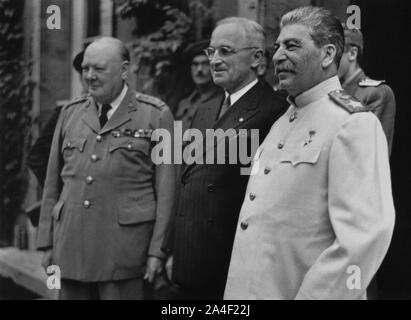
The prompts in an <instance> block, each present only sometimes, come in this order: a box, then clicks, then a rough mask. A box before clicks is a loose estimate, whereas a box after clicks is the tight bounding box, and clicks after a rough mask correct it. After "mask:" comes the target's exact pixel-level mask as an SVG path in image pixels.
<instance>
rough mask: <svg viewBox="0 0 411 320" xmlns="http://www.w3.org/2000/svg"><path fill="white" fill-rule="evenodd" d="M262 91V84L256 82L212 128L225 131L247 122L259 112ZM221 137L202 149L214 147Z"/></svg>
mask: <svg viewBox="0 0 411 320" xmlns="http://www.w3.org/2000/svg"><path fill="white" fill-rule="evenodd" d="M263 93H264V90H263V88H262V85H261V84H260V83H259V82H258V83H257V84H256V85H255V86H254V87H252V88H251V89H250V90H249V91H248V92H247V93H246V94H245V95H243V96H242V97H241V98H240V99H239V100H238V101H236V103H234V104H233V105H232V106H231V107H230V109H228V111H227V112H226V113H225V114H224V115H223V116H222V117H221V118H220V119H218V120H217V122H216V123H215V124H214V126H213V127H212V129H214V130H216V129H223V130H224V131H226V130H228V129H237V128H238V127H241V126H244V125H245V124H247V122H248V121H249V120H250V119H251V118H252V117H254V116H255V115H256V114H257V113H258V112H259V109H258V108H257V107H258V104H259V103H260V100H261V98H262V97H263ZM223 138H224V136H222V137H220V139H218V140H217V141H216V142H215V144H214V145H212V146H210V147H209V148H207V149H206V150H204V152H207V151H208V150H209V149H211V148H214V147H215V146H216V145H218V143H219V142H220V140H221V139H223Z"/></svg>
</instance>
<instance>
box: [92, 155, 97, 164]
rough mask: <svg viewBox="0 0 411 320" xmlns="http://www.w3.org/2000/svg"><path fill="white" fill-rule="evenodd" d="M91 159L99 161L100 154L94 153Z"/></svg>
mask: <svg viewBox="0 0 411 320" xmlns="http://www.w3.org/2000/svg"><path fill="white" fill-rule="evenodd" d="M91 161H93V162H97V161H98V156H97V155H96V154H93V155H92V156H91Z"/></svg>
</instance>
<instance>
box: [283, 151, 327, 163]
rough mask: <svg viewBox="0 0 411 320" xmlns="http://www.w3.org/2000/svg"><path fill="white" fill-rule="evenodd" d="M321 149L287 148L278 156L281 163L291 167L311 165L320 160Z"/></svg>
mask: <svg viewBox="0 0 411 320" xmlns="http://www.w3.org/2000/svg"><path fill="white" fill-rule="evenodd" d="M320 154H321V148H319V147H309V148H305V147H302V148H289V149H287V150H284V151H283V152H282V154H281V156H280V162H281V163H290V164H291V165H292V166H294V167H295V166H299V165H304V164H306V165H310V164H311V165H312V164H315V163H317V161H318V159H319V158H320Z"/></svg>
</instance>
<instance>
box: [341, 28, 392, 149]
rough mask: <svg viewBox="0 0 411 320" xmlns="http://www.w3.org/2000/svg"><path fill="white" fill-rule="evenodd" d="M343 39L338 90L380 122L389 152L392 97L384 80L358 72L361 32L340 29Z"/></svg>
mask: <svg viewBox="0 0 411 320" xmlns="http://www.w3.org/2000/svg"><path fill="white" fill-rule="evenodd" d="M344 36H345V48H344V53H343V56H342V58H341V63H340V67H339V69H338V76H339V77H340V81H341V83H342V87H343V89H344V90H345V91H346V92H347V93H348V94H350V95H352V96H354V97H355V98H357V99H358V100H360V101H361V102H362V103H363V104H364V105H365V106H366V107H368V108H369V109H370V110H371V111H372V112H373V113H374V114H375V115H376V116H377V117H378V119H380V121H381V124H382V128H383V129H384V132H385V135H386V136H387V141H388V146H389V150H390V152H391V147H392V140H393V137H394V121H395V97H394V93H393V92H392V90H391V88H390V87H389V86H388V85H387V84H385V81H384V80H372V79H370V78H368V77H367V76H366V75H365V73H364V71H363V70H362V69H361V66H360V62H361V60H362V57H363V51H364V42H363V36H362V32H361V31H360V30H358V29H349V28H348V27H347V26H346V25H344Z"/></svg>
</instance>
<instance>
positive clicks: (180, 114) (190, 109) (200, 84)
mask: <svg viewBox="0 0 411 320" xmlns="http://www.w3.org/2000/svg"><path fill="white" fill-rule="evenodd" d="M209 42H210V41H209V40H203V41H199V42H196V43H194V44H193V45H191V46H189V47H188V48H187V49H186V51H185V52H184V53H183V55H184V60H189V61H190V64H191V66H190V68H191V79H192V81H193V83H194V87H195V88H194V90H193V91H192V92H191V93H190V95H189V96H188V97H185V98H184V99H183V100H181V101H180V102H179V103H178V107H177V111H176V114H175V118H176V120H180V121H182V125H183V132H185V131H186V130H187V129H189V128H190V127H191V122H192V121H193V118H194V115H195V113H196V111H197V109H198V108H199V106H201V105H203V104H205V103H208V101H210V100H216V101H220V97H221V95H222V94H223V90H222V89H221V88H220V87H218V86H216V85H215V84H214V82H213V79H212V77H211V72H210V62H209V61H208V58H207V56H206V54H205V52H204V50H205V49H206V48H207V47H208V44H209ZM211 103H213V102H211Z"/></svg>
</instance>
